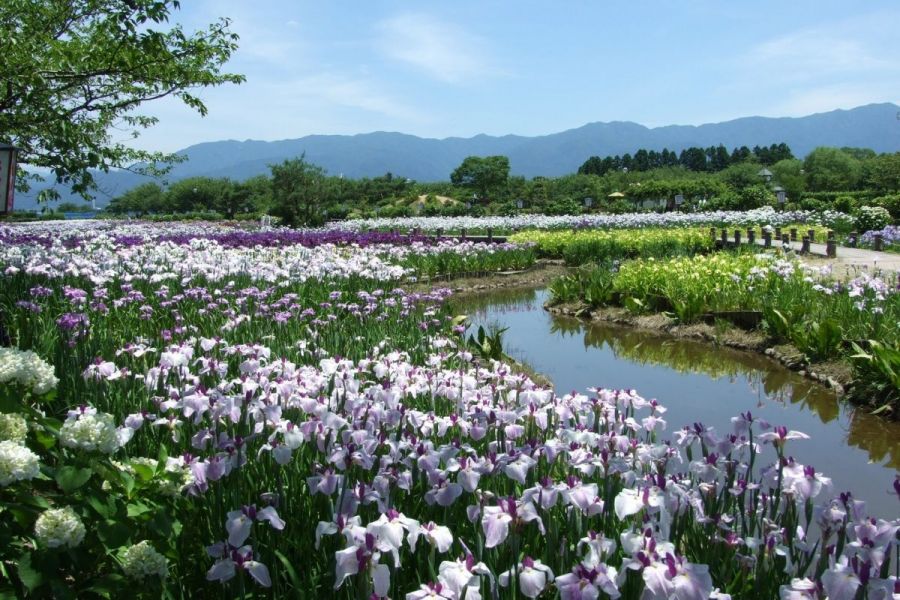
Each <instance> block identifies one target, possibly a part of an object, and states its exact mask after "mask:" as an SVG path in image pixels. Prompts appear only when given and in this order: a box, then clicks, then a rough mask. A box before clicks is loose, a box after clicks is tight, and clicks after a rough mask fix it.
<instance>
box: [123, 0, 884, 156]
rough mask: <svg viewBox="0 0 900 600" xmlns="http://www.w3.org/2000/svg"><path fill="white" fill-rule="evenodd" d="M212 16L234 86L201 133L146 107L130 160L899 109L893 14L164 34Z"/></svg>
mask: <svg viewBox="0 0 900 600" xmlns="http://www.w3.org/2000/svg"><path fill="white" fill-rule="evenodd" d="M219 16H227V17H230V18H231V19H232V20H233V24H232V29H233V30H234V31H235V32H237V33H238V34H239V35H240V36H241V42H240V46H241V47H240V50H239V51H238V52H237V54H236V55H235V56H234V58H233V59H232V61H231V62H230V63H229V65H228V67H229V70H231V71H235V72H240V73H243V74H244V75H246V77H247V82H246V83H244V84H243V85H240V86H226V87H223V88H217V89H213V90H207V91H204V92H203V93H202V94H201V97H202V98H203V99H204V101H205V102H206V103H207V106H208V107H209V115H208V116H207V117H205V118H201V117H200V116H199V115H197V114H196V113H194V112H192V111H190V110H189V109H187V108H184V107H182V106H181V105H180V104H178V103H177V102H175V101H171V100H168V99H167V100H163V101H161V102H157V103H154V104H153V105H148V110H146V111H144V112H146V113H150V114H153V115H155V116H158V117H160V119H161V122H160V124H159V125H157V126H156V127H154V128H153V129H151V130H148V131H146V132H144V134H143V135H142V136H141V137H140V138H139V139H138V140H137V141H136V142H133V143H134V145H136V146H138V147H141V148H146V149H151V150H165V151H173V150H177V149H180V148H184V147H185V146H188V145H190V144H194V143H198V142H204V141H213V140H221V139H239V140H243V139H261V140H275V139H286V138H296V137H301V136H304V135H308V134H354V133H366V132H371V131H400V132H403V133H410V134H414V135H420V136H426V137H449V136H462V137H468V136H471V135H475V134H478V133H487V134H492V135H503V134H507V133H515V134H521V135H539V134H546V133H553V132H557V131H562V130H565V129H570V128H573V127H578V126H581V125H583V124H585V123H588V122H593V121H614V120H627V121H636V122H638V123H642V124H645V125H648V126H657V125H668V124H700V123H707V122H716V121H722V120H727V119H731V118H736V117H741V116H749V115H765V116H799V115H805V114H809V113H813V112H821V111H826V110H831V109H835V108H851V107H854V106H858V105H862V104H868V103H871V102H885V101H887V102H900V35H897V33H896V31H897V26H898V25H900V3H898V2H896V0H891V1H866V2H847V1H846V0H844V1H831V0H827V1H823V0H816V1H812V0H794V1H790V2H786V1H785V0H780V1H760V2H738V1H734V0H731V1H725V0H722V1H713V0H696V1H689V0H685V1H675V0H671V1H657V2H639V1H632V2H613V1H603V2H601V1H599V0H598V1H594V2H588V1H568V2H563V1H549V0H547V1H529V0H517V1H513V0H508V1H499V0H477V1H476V0H445V1H444V2H432V1H425V0H420V1H415V2H414V1H411V0H410V1H405V2H401V1H390V0H358V1H354V2H351V1H349V0H347V1H326V2H322V1H318V2H310V1H307V0H299V1H298V0H294V1H289V0H256V1H251V2H247V1H246V0H242V1H240V2H239V1H237V0H183V1H182V9H181V10H180V11H178V12H176V13H175V14H174V18H173V19H172V20H173V21H174V22H180V23H183V24H184V25H185V27H186V28H189V29H190V28H196V27H200V26H203V25H204V24H206V23H209V22H211V21H212V20H214V19H215V18H216V17H219Z"/></svg>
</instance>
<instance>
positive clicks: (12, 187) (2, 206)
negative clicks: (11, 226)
mask: <svg viewBox="0 0 900 600" xmlns="http://www.w3.org/2000/svg"><path fill="white" fill-rule="evenodd" d="M18 153H19V148H16V147H15V146H10V145H9V144H0V214H4V215H5V214H9V213H11V212H12V211H13V208H14V207H15V194H16V158H17V155H18Z"/></svg>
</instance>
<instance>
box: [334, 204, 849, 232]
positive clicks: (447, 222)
mask: <svg viewBox="0 0 900 600" xmlns="http://www.w3.org/2000/svg"><path fill="white" fill-rule="evenodd" d="M824 218H834V213H830V214H828V215H824ZM822 219H823V216H820V215H818V214H816V213H813V212H810V211H805V210H794V211H776V210H775V209H774V208H772V207H771V206H764V207H762V208H755V209H753V210H745V211H725V210H717V211H707V212H696V213H685V212H667V213H646V212H645V213H624V214H619V215H613V214H605V213H592V214H587V215H532V214H527V215H512V216H491V217H471V216H465V217H395V218H389V219H388V218H381V219H352V220H348V221H340V222H338V223H334V224H332V225H331V226H330V228H331V229H341V230H345V231H359V230H363V229H388V228H392V229H399V230H401V231H404V230H411V229H418V230H420V231H436V230H437V229H443V230H444V231H446V232H451V231H459V230H461V229H464V228H465V229H468V230H469V231H472V230H483V229H487V228H488V227H491V228H493V229H494V230H495V231H507V230H520V229H568V228H570V227H597V228H601V229H632V228H641V227H697V226H700V225H737V226H742V225H756V224H766V223H768V224H771V225H775V226H779V225H786V224H788V223H814V222H818V221H820V220H822Z"/></svg>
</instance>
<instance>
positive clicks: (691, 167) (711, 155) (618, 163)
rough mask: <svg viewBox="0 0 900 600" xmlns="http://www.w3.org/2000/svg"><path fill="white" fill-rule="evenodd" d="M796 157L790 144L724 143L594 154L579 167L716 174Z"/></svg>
mask: <svg viewBox="0 0 900 600" xmlns="http://www.w3.org/2000/svg"><path fill="white" fill-rule="evenodd" d="M792 158H794V155H793V153H792V152H791V149H790V148H789V147H788V145H787V144H772V145H770V146H754V147H753V149H752V150H751V149H750V148H748V147H747V146H741V147H739V148H735V149H733V150H732V151H731V152H730V153H729V152H728V149H727V148H725V146H723V145H721V144H720V145H718V146H710V147H709V148H699V147H690V148H685V149H684V150H682V151H681V153H680V154H676V153H675V152H673V151H671V150H669V149H668V148H663V149H662V151H661V152H657V151H656V150H645V149H643V148H641V149H640V150H638V151H637V152H635V153H634V156H632V155H631V154H628V153H626V154H624V155H622V156H619V155H618V154H617V155H615V156H607V157H605V158H600V157H599V156H592V157H590V158H589V159H587V160H586V161H585V162H584V164H582V165H581V166H580V167H579V168H578V172H579V173H581V174H582V175H605V174H606V173H609V172H611V171H621V170H626V169H627V170H629V171H651V170H653V169H661V168H666V167H684V168H685V169H687V170H688V171H694V172H696V173H702V172H711V173H716V172H718V171H722V170H724V169H727V168H728V167H729V166H731V165H736V164H741V163H744V162H756V163H759V164H761V165H764V166H770V165H774V164H775V163H777V162H779V161H781V160H789V159H792Z"/></svg>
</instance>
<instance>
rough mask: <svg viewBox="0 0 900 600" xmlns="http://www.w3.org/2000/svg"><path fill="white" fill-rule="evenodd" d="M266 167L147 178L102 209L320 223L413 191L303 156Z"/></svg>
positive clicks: (408, 185)
mask: <svg viewBox="0 0 900 600" xmlns="http://www.w3.org/2000/svg"><path fill="white" fill-rule="evenodd" d="M269 169H270V175H257V176H256V177H252V178H250V179H247V180H245V181H234V180H231V179H228V178H217V179H214V178H211V177H190V178H187V179H182V180H180V181H177V182H175V183H173V184H171V185H170V186H168V187H167V188H163V187H161V186H160V185H159V184H158V183H156V182H147V183H144V184H142V185H139V186H137V187H135V188H133V189H131V190H129V191H127V192H125V193H124V194H122V195H120V196H118V197H116V198H114V199H113V200H112V201H111V202H110V203H109V205H108V206H107V208H106V210H107V211H108V212H110V213H113V214H119V215H123V214H130V215H136V216H146V215H151V214H185V213H210V212H214V213H217V214H219V215H221V216H223V217H225V218H229V219H231V218H234V217H238V216H241V215H258V214H262V213H268V214H272V215H275V216H278V217H280V218H281V219H282V221H283V222H284V223H286V224H289V225H295V226H296V225H320V224H322V223H324V222H325V221H326V220H328V219H335V218H342V217H345V216H346V215H347V213H348V212H349V211H350V210H351V209H350V207H352V206H362V207H367V206H377V205H379V204H383V203H385V202H388V203H390V202H393V201H394V200H396V199H397V198H401V197H404V196H406V195H408V192H409V191H410V190H411V189H413V186H412V183H413V182H411V181H410V180H408V179H406V178H403V177H395V176H394V175H393V174H392V173H386V174H385V175H382V176H380V177H374V178H368V177H367V178H363V179H345V178H343V177H339V176H338V177H336V176H329V175H328V174H327V173H326V171H325V169H323V168H321V167H319V166H317V165H314V164H312V163H310V162H308V161H307V160H306V159H305V157H303V156H301V157H298V158H294V159H291V160H286V161H284V162H282V163H280V164H274V165H270V167H269Z"/></svg>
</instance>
